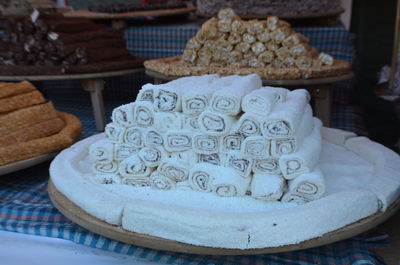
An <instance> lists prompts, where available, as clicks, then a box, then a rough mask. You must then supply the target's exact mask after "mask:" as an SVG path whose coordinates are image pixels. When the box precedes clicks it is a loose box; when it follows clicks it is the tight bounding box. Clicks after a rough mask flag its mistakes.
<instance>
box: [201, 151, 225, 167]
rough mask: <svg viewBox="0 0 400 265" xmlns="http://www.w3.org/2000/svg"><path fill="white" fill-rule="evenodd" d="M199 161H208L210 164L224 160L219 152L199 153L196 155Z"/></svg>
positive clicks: (216, 163) (220, 162)
mask: <svg viewBox="0 0 400 265" xmlns="http://www.w3.org/2000/svg"><path fill="white" fill-rule="evenodd" d="M198 161H199V163H208V164H212V165H221V164H222V163H223V161H224V159H223V157H222V155H221V154H218V153H215V154H210V155H206V154H199V157H198Z"/></svg>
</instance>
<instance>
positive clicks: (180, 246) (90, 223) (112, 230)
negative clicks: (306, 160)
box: [48, 179, 400, 255]
mask: <svg viewBox="0 0 400 265" xmlns="http://www.w3.org/2000/svg"><path fill="white" fill-rule="evenodd" d="M48 193H49V197H50V199H51V201H52V203H53V204H54V206H55V207H56V208H57V209H58V210H59V211H60V212H61V213H62V214H64V215H65V216H66V217H67V218H68V219H70V220H71V221H73V222H75V223H76V224H78V225H80V226H82V227H84V228H86V229H88V230H90V231H92V232H94V233H97V234H100V235H102V236H105V237H108V238H111V239H114V240H117V241H121V242H124V243H127V244H133V245H136V246H140V247H146V248H152V249H156V250H163V251H174V252H179V253H186V254H200V255H251V254H269V253H279V252H287V251H295V250H301V249H307V248H313V247H318V246H322V245H326V244H330V243H334V242H337V241H340V240H344V239H347V238H350V237H353V236H355V235H357V234H360V233H362V232H365V231H367V230H369V229H371V228H373V227H375V226H377V225H378V224H380V223H382V222H384V221H385V220H387V219H388V218H389V217H390V216H392V215H393V214H394V213H395V212H396V211H397V210H398V209H399V208H400V197H399V198H397V199H396V200H395V201H394V202H393V203H392V204H391V205H390V207H389V208H388V209H387V210H386V211H385V212H377V213H375V214H373V215H371V216H369V217H366V218H363V219H361V220H358V221H356V222H354V223H352V224H349V225H347V226H344V227H342V228H340V229H337V230H335V231H332V232H329V233H326V234H324V235H323V236H321V237H317V238H313V239H309V240H306V241H303V242H300V243H298V244H292V245H285V246H281V247H267V248H258V249H245V250H241V249H228V248H213V247H203V246H195V245H190V244H185V243H181V242H177V241H174V240H168V239H164V238H159V237H154V236H149V235H144V234H139V233H135V232H131V231H127V230H124V229H122V228H121V227H119V226H116V225H111V224H109V223H106V222H104V221H102V220H100V219H98V218H96V217H94V216H92V215H89V214H88V213H86V212H85V211H84V210H83V209H81V208H80V207H79V206H77V205H76V204H74V203H73V202H72V201H70V200H69V199H68V198H67V197H65V196H64V195H63V194H62V193H61V192H59V191H58V190H57V188H56V187H55V186H54V184H53V183H52V181H51V179H49V183H48Z"/></svg>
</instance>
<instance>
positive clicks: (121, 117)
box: [111, 103, 135, 127]
mask: <svg viewBox="0 0 400 265" xmlns="http://www.w3.org/2000/svg"><path fill="white" fill-rule="evenodd" d="M134 106H135V103H130V104H126V105H122V106H119V107H117V108H115V109H114V110H113V112H112V114H111V120H112V122H113V123H114V124H116V125H118V126H123V127H130V126H132V125H133V124H134V113H133V109H134Z"/></svg>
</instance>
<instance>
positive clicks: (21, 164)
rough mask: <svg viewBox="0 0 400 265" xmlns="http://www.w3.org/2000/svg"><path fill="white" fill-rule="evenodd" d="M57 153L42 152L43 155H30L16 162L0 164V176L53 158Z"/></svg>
mask: <svg viewBox="0 0 400 265" xmlns="http://www.w3.org/2000/svg"><path fill="white" fill-rule="evenodd" d="M57 154H58V152H54V153H49V154H44V155H40V156H36V157H32V158H29V159H25V160H21V161H17V162H14V163H11V164H6V165H3V166H0V176H1V175H5V174H8V173H12V172H16V171H19V170H22V169H25V168H28V167H31V166H35V165H38V164H40V163H43V162H45V161H47V160H50V159H52V158H54V157H55V156H56V155H57Z"/></svg>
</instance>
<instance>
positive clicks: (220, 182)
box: [211, 166, 251, 197]
mask: <svg viewBox="0 0 400 265" xmlns="http://www.w3.org/2000/svg"><path fill="white" fill-rule="evenodd" d="M250 181H251V178H243V177H242V176H241V175H240V174H239V173H238V172H237V171H236V170H234V169H233V168H227V167H222V166H216V168H215V170H214V171H213V178H212V181H211V191H212V193H214V194H216V195H218V196H220V197H240V196H244V195H245V194H246V191H247V189H248V187H249V184H250Z"/></svg>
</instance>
